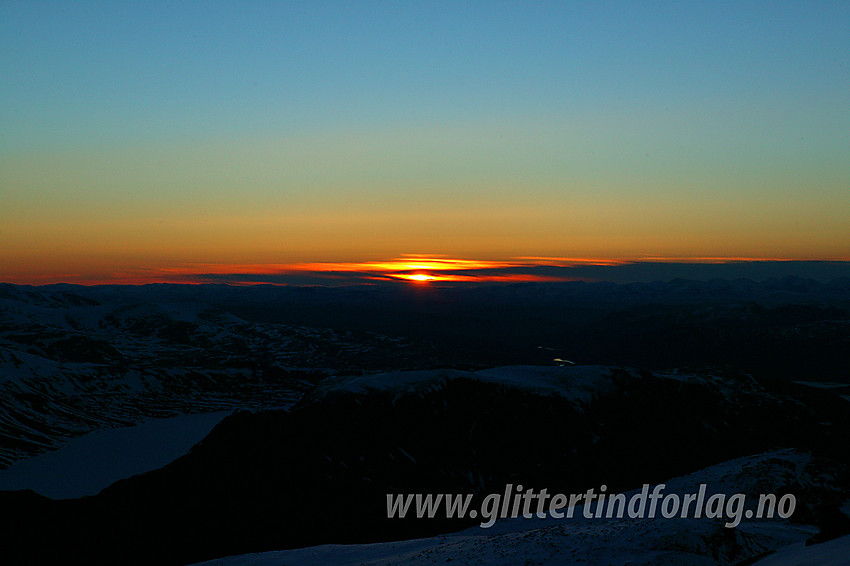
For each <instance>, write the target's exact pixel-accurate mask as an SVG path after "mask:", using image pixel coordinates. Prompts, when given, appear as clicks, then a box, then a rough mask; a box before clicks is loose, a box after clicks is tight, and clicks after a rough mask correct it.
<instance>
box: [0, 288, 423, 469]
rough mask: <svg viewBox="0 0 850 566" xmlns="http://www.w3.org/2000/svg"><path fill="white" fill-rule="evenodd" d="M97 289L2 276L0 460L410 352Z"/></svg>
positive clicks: (286, 392) (283, 392) (271, 397)
mask: <svg viewBox="0 0 850 566" xmlns="http://www.w3.org/2000/svg"><path fill="white" fill-rule="evenodd" d="M101 293H102V294H103V295H104V302H99V301H98V300H96V299H94V298H91V297H85V296H82V295H79V294H77V293H74V292H72V291H70V290H67V289H65V288H64V286H59V287H50V288H29V287H21V286H13V285H0V440H2V441H0V467H5V466H8V465H9V464H11V463H12V462H14V461H15V460H17V459H20V458H22V457H25V456H27V455H31V454H33V453H37V452H41V451H43V450H46V449H50V448H52V447H55V446H56V445H57V443H58V442H61V441H62V440H64V439H67V438H68V437H71V436H76V435H79V434H83V433H85V432H89V431H92V430H96V429H99V428H107V427H111V426H122V425H130V424H135V423H138V422H141V421H144V420H145V419H148V418H152V417H166V416H174V415H180V414H188V413H198V412H211V411H220V410H228V409H235V408H238V407H242V408H245V407H257V408H259V407H281V406H288V405H289V404H291V403H293V402H294V401H296V400H297V399H298V398H300V396H301V394H302V393H303V392H304V391H306V390H308V389H309V388H310V387H312V383H313V382H315V381H316V380H318V379H320V378H322V377H324V376H326V375H330V374H333V373H335V372H337V371H349V372H350V371H358V370H361V369H362V368H364V367H367V366H370V364H374V360H376V359H377V360H381V361H382V362H383V363H385V364H387V366H388V367H391V366H393V365H394V364H398V363H404V361H403V360H405V359H407V358H409V354H408V352H409V350H408V349H406V347H407V346H408V344H407V343H406V342H405V341H404V340H401V339H398V338H389V337H386V336H382V335H379V334H374V333H372V334H358V335H354V334H351V333H345V332H335V331H332V330H328V329H321V328H311V327H306V326H293V325H286V324H278V323H271V322H247V321H244V320H241V319H239V318H238V317H236V316H234V315H232V314H229V313H227V312H224V311H222V310H221V309H219V308H216V307H213V306H210V305H208V304H205V303H201V302H194V301H183V302H164V303H151V302H144V301H143V300H140V298H139V297H136V296H134V295H133V294H130V295H129V296H126V295H122V294H120V293H115V292H114V291H112V292H108V291H105V290H104V291H101ZM399 360H402V361H399Z"/></svg>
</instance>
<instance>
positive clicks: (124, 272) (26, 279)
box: [4, 254, 848, 285]
mask: <svg viewBox="0 0 850 566" xmlns="http://www.w3.org/2000/svg"><path fill="white" fill-rule="evenodd" d="M791 261H805V260H801V259H796V260H795V259H793V258H764V257H709V256H705V257H665V256H650V255H645V256H641V257H637V258H619V259H617V258H580V257H547V256H517V257H512V258H508V259H504V260H476V259H466V258H453V257H448V256H444V255H424V254H402V255H401V256H400V257H396V258H393V259H389V260H384V261H367V262H300V263H246V264H241V263H201V262H199V263H186V264H182V265H180V264H178V265H171V266H162V267H151V268H132V267H125V268H117V269H116V268H112V269H109V268H108V267H107V266H102V267H101V268H100V269H97V270H92V271H89V272H83V271H82V270H79V271H75V272H70V271H67V272H64V273H62V272H59V273H56V274H36V273H31V274H20V275H18V276H15V277H11V278H10V277H4V281H5V282H8V283H18V284H30V285H47V284H54V283H77V284H83V285H102V284H116V285H142V284H151V283H189V284H192V283H194V284H199V283H222V284H229V285H252V284H273V285H333V284H360V285H364V284H365V285H369V284H376V283H377V282H379V281H384V282H386V281H406V282H410V283H485V282H504V283H519V282H559V281H575V280H584V279H583V278H581V277H575V276H569V275H568V274H566V273H565V275H564V276H560V274H555V275H553V274H551V273H550V274H546V275H544V274H540V273H528V272H522V271H523V270H525V271H528V270H529V269H532V268H558V267H562V268H570V267H590V266H599V267H616V266H621V265H627V264H634V263H693V264H697V263H710V264H722V263H739V262H754V263H756V262H791ZM821 261H848V260H847V259H846V258H840V259H837V258H832V259H824V260H821ZM506 271H507V272H506ZM511 271H513V272H511ZM287 277H291V278H292V279H289V280H288V279H287Z"/></svg>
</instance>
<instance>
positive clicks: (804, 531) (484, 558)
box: [202, 450, 848, 566]
mask: <svg viewBox="0 0 850 566" xmlns="http://www.w3.org/2000/svg"><path fill="white" fill-rule="evenodd" d="M809 463H810V457H809V456H808V455H806V454H803V453H799V452H792V451H787V450H786V451H777V452H770V453H765V454H759V455H755V456H751V457H747V458H738V459H735V460H732V461H729V462H724V463H722V464H719V465H717V466H712V467H710V468H706V469H704V470H701V471H699V472H696V473H694V474H689V475H687V476H683V477H680V478H675V479H672V480H670V481H669V482H667V490H666V491H665V493H680V494H681V493H690V492H692V491H694V487H695V486H697V485H698V484H699V483H707V484H708V485H709V486H710V489H711V492H712V493H737V492H744V493H748V494H749V493H757V492H758V490H759V489H764V488H765V487H770V486H772V487H773V488H774V489H775V487H776V486H777V485H787V483H788V482H792V481H796V482H801V483H807V482H808V483H811V482H812V481H814V480H815V479H816V478H815V477H814V476H813V474H815V475H816V473H815V471H814V470H812V469H807V465H808V464H809ZM631 493H634V492H629V494H631ZM816 531H817V529H816V528H815V527H813V526H810V525H804V524H792V523H789V522H787V521H783V520H779V519H774V520H767V519H763V520H755V519H753V520H745V521H744V522H743V523H742V524H741V525H739V526H738V527H737V528H735V529H728V528H726V527H724V525H723V521H721V520H711V519H693V518H689V519H661V518H656V519H648V518H647V519H586V518H585V517H584V516H583V514H582V513H581V508H579V509H577V510H576V512H575V514H574V517H573V518H571V519H566V518H565V519H562V520H557V519H552V518H547V519H542V520H541V519H538V518H533V519H523V518H518V519H506V520H500V521H498V522H497V523H496V524H495V525H494V526H493V527H491V528H489V529H482V528H479V527H473V528H471V529H467V530H465V531H462V532H460V533H456V534H452V535H443V536H436V537H430V538H425V539H418V540H411V541H400V542H388V543H379V544H362V545H323V546H318V547H310V548H302V549H295V550H287V551H280V552H265V553H258V554H251V555H245V556H237V557H230V558H223V559H218V560H211V561H207V562H203V563H202V564H203V565H204V566H236V565H251V566H272V565H274V566H279V565H280V564H286V565H287V566H301V565H304V566H306V565H309V564H327V565H337V566H355V565H376V566H377V565H389V564H403V565H409V566H426V565H436V564H446V563H455V564H488V565H489V564H493V565H499V566H520V565H525V564H544V565H553V566H554V565H559V564H577V563H586V564H608V565H622V566H626V565H631V566H643V565H646V566H651V565H659V564H669V565H680V564H689V565H718V564H722V565H732V564H736V563H738V562H740V561H742V560H746V559H748V558H752V557H755V556H759V555H762V554H764V553H768V552H770V551H773V550H776V549H783V550H782V551H781V552H779V553H777V555H776V556H775V557H773V559H776V560H779V557H780V556H785V555H786V554H787V556H789V557H790V556H794V552H796V551H798V550H800V549H801V548H804V547H803V546H802V545H803V542H804V541H805V540H806V539H807V538H809V537H810V536H812V535H813V534H814V533H815V532H816ZM841 540H842V541H843V542H836V543H834V544H830V543H827V545H822V546H821V547H820V548H821V550H820V552H814V553H812V552H810V554H809V556H810V558H809V559H810V560H815V559H813V558H811V556H817V557H818V558H819V559H823V560H827V559H831V560H833V562H824V563H825V564H846V562H840V561H836V560H841V559H844V557H845V556H846V555H845V554H842V553H843V552H845V551H846V549H847V544H848V542H847V539H841ZM789 545H790V546H789ZM808 548H809V549H817V548H818V547H817V546H814V547H808ZM830 557H831V558H830ZM768 560H770V559H768ZM818 563H819V562H813V561H810V562H802V563H799V564H818ZM759 564H762V563H761V562H760V563H759ZM791 564H798V562H785V561H777V562H775V563H773V562H765V565H766V566H771V565H773V566H788V565H791Z"/></svg>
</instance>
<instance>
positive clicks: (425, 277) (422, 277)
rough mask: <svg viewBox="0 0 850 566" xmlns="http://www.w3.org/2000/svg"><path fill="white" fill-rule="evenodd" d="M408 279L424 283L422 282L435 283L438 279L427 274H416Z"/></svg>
mask: <svg viewBox="0 0 850 566" xmlns="http://www.w3.org/2000/svg"><path fill="white" fill-rule="evenodd" d="M407 278H408V279H410V280H411V281H422V282H424V281H434V280H435V279H436V277H434V276H433V275H428V274H426V273H416V274H414V275H408V276H407Z"/></svg>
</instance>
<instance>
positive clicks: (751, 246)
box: [0, 0, 850, 283]
mask: <svg viewBox="0 0 850 566" xmlns="http://www.w3.org/2000/svg"><path fill="white" fill-rule="evenodd" d="M409 257H420V258H432V259H440V258H442V259H451V260H464V261H487V262H494V263H493V265H499V264H502V263H510V264H512V265H513V264H516V263H521V264H523V265H538V264H539V265H553V264H557V262H558V261H559V260H558V258H562V260H563V261H562V263H563V264H564V265H573V264H574V263H575V260H580V261H582V262H591V263H594V262H595V263H596V264H600V265H604V264H606V262H608V263H610V262H615V263H616V262H629V261H644V260H647V259H648V258H649V259H652V258H656V259H655V260H658V261H679V260H683V261H685V262H690V261H694V258H721V260H722V258H738V259H741V258H744V259H762V260H765V259H780V260H787V259H799V260H836V259H837V260H846V259H850V3H848V2H805V3H802V2H782V1H773V2H734V3H729V2H566V1H559V2H502V1H496V0H493V1H488V2H473V1H470V2H427V1H421V2H413V1H411V2H389V1H386V2H371V1H365V0H364V1H361V2H341V1H336V2H324V1H309V2H308V1H304V2H283V1H274V2H271V1H270V2H260V1H247V0H246V1H234V2H224V1H215V0H210V1H204V2H191V1H186V2H157V1H147V2H111V1H104V2H94V1H86V0H80V1H76V2H46V1H39V0H29V1H16V0H0V281H7V282H19V283H54V282H59V281H64V282H74V283H87V282H88V283H91V282H109V281H121V282H132V281H138V282H144V281H158V280H170V279H169V278H170V277H171V275H169V274H174V273H179V274H181V276H182V277H184V278H185V276H186V274H192V273H217V274H226V273H228V272H233V271H239V272H248V273H260V272H263V270H265V272H269V273H274V272H280V271H287V270H290V271H291V270H293V269H295V270H297V269H306V268H304V267H303V266H305V265H310V264H318V265H320V266H321V265H325V266H327V265H328V264H335V265H337V266H344V265H350V264H355V263H366V264H369V265H371V266H372V267H374V266H375V264H376V263H381V262H392V261H406V259H405V258H409ZM528 258H538V259H537V260H533V259H528ZM563 258H571V261H572V262H573V263H570V262H569V261H567V260H565V259H563ZM657 258H662V259H660V260H659V259H657ZM715 260H716V259H715ZM715 260H712V261H715ZM293 266H301V267H293ZM315 269H316V270H318V269H320V267H315ZM334 269H337V268H334ZM338 270H342V271H345V269H344V268H339V269H338ZM390 271H392V270H390ZM388 273H389V271H388Z"/></svg>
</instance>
